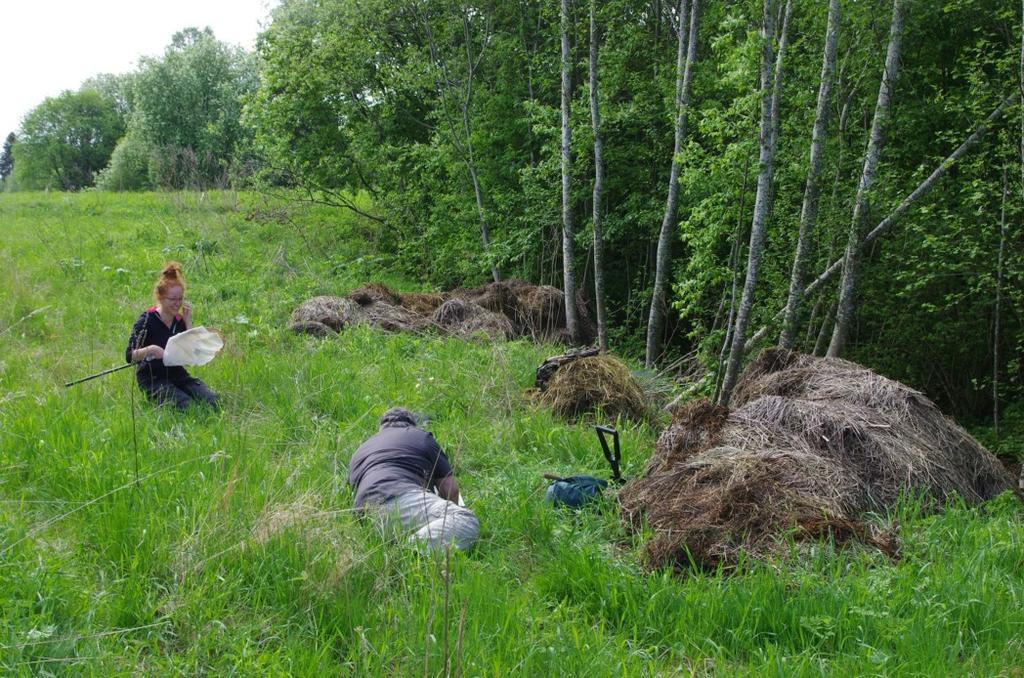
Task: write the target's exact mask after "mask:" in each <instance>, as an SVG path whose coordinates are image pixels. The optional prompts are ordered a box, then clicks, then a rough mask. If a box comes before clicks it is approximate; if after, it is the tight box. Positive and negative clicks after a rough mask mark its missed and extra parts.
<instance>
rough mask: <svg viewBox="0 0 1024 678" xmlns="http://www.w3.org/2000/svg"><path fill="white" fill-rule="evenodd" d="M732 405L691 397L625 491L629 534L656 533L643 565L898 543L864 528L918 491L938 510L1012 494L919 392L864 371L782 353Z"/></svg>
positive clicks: (767, 356)
mask: <svg viewBox="0 0 1024 678" xmlns="http://www.w3.org/2000/svg"><path fill="white" fill-rule="evenodd" d="M732 403H733V409H731V410H730V409H727V408H724V407H720V406H716V405H713V404H711V403H710V402H709V401H707V400H701V401H697V402H695V403H692V404H690V405H689V406H687V407H685V408H683V409H682V410H680V411H678V412H677V413H676V414H675V416H674V417H673V421H672V424H671V425H670V426H669V427H668V428H667V429H666V430H665V431H664V432H662V434H661V436H660V437H659V439H658V443H657V447H656V449H655V452H654V454H653V455H652V456H651V458H650V459H649V460H648V462H647V466H646V469H645V471H644V474H643V476H642V477H639V478H636V479H634V480H633V481H631V482H630V483H629V484H627V485H626V486H625V487H624V488H623V489H622V491H621V492H620V494H619V502H620V504H621V509H622V514H623V521H624V523H625V525H626V527H627V529H630V530H634V531H639V530H640V526H641V519H645V520H646V521H647V523H648V525H649V526H650V527H651V528H652V530H653V536H652V537H651V539H650V541H649V542H648V543H647V545H646V554H645V555H646V558H647V565H648V566H649V567H651V568H656V567H660V566H664V565H673V566H676V567H686V566H687V565H688V564H689V563H690V562H691V561H692V562H693V563H694V564H695V565H697V566H698V567H702V568H714V567H717V566H719V565H723V566H731V565H735V564H736V563H737V561H738V559H739V556H740V552H741V551H746V552H747V553H749V554H750V555H752V556H755V557H764V556H767V555H770V554H772V553H773V552H778V551H780V549H783V548H784V547H785V544H786V539H785V537H786V536H787V535H791V536H792V537H793V538H794V539H797V540H799V539H806V538H813V537H831V538H833V539H834V540H835V541H836V542H837V543H842V542H845V541H847V540H850V539H856V540H862V541H866V542H869V543H871V544H873V545H874V546H877V547H878V548H881V549H882V550H883V551H885V552H887V553H889V554H890V555H892V554H894V553H895V551H896V547H895V537H894V536H893V535H892V534H888V533H879V532H877V531H876V530H874V529H872V527H870V526H869V525H868V524H866V523H865V522H863V520H864V518H865V514H867V513H870V512H875V513H885V512H886V510H887V509H889V508H891V507H893V506H894V504H895V503H896V501H897V500H898V498H899V497H900V496H901V494H903V493H906V492H910V493H914V494H916V495H919V496H921V497H923V498H924V499H925V501H926V502H927V504H928V505H929V506H930V507H931V508H933V509H938V508H939V507H940V506H941V505H942V504H943V503H944V502H946V501H947V500H948V499H950V498H952V497H953V496H960V497H962V498H963V499H964V500H965V501H966V502H967V503H969V504H977V503H980V502H982V501H985V500H987V499H990V498H992V497H994V496H996V495H997V494H999V493H1001V492H1003V491H1005V490H1008V489H1011V487H1012V485H1013V482H1012V478H1011V477H1010V475H1009V473H1007V471H1006V470H1005V469H1004V468H1003V467H1002V465H1001V464H1000V462H999V461H998V460H997V459H996V457H995V456H994V455H992V454H991V453H990V452H988V451H987V450H985V448H983V447H982V446H981V445H979V444H978V442H977V441H975V440H974V438H972V437H971V436H970V435H968V434H967V432H966V431H964V430H963V429H962V428H960V426H958V425H957V424H956V423H955V422H953V421H952V420H951V419H949V418H948V417H946V416H945V415H943V414H942V413H941V412H940V411H939V409H938V408H937V407H936V406H935V405H934V403H932V402H931V401H930V400H928V399H927V398H925V397H924V396H923V395H922V394H921V393H919V392H917V391H915V390H913V389H911V388H909V387H907V386H905V385H903V384H901V383H899V382H896V381H892V380H890V379H886V378H885V377H881V376H879V375H877V374H875V373H874V372H872V371H871V370H868V369H866V368H864V367H861V366H860V365H856V364H854V363H851V362H848V361H845V360H839V359H834V358H816V357H813V356H808V355H802V354H799V353H795V352H790V351H786V350H783V349H767V350H765V351H763V352H762V353H761V354H760V355H759V356H758V357H757V358H756V359H755V360H754V362H753V363H751V364H750V366H749V367H748V368H747V369H746V371H745V372H744V374H743V377H742V378H741V380H740V382H739V384H738V385H737V388H736V391H735V393H734V394H733V398H732Z"/></svg>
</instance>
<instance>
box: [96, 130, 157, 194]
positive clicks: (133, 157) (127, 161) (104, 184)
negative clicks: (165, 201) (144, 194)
mask: <svg viewBox="0 0 1024 678" xmlns="http://www.w3.org/2000/svg"><path fill="white" fill-rule="evenodd" d="M152 155H153V148H152V147H151V146H150V144H149V143H148V142H146V140H145V139H143V138H142V137H141V136H140V135H138V134H136V133H134V132H132V131H129V132H128V134H126V135H125V136H123V137H121V140H120V141H118V142H117V146H115V147H114V152H113V154H112V155H111V156H110V164H109V165H107V166H106V168H104V169H103V170H102V171H101V172H100V173H99V176H98V177H97V179H96V187H97V188H99V189H100V190H103V191H145V190H149V189H151V188H152V183H151V182H150V179H149V163H150V158H151V157H152Z"/></svg>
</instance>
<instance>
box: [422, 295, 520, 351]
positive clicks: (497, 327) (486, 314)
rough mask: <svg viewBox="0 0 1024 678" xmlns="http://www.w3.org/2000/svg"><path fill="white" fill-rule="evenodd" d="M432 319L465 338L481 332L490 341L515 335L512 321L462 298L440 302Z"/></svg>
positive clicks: (439, 325)
mask: <svg viewBox="0 0 1024 678" xmlns="http://www.w3.org/2000/svg"><path fill="white" fill-rule="evenodd" d="M433 320H434V322H435V323H436V324H437V326H438V327H441V328H444V329H445V330H446V331H448V332H449V333H451V334H454V335H456V336H460V337H465V338H467V339H468V338H471V337H473V336H474V335H477V334H481V333H482V334H483V335H484V336H486V337H487V338H488V339H490V340H492V341H499V340H504V339H511V338H512V337H513V336H514V335H515V332H514V331H513V329H512V323H511V322H510V321H509V319H508V318H506V317H505V316H504V315H502V314H501V313H495V312H493V311H488V310H487V309H486V308H484V307H483V306H480V305H478V304H474V303H473V302H472V301H463V300H462V299H449V300H448V301H446V302H444V303H443V304H441V305H440V306H439V307H438V308H437V311H435V312H434V318H433Z"/></svg>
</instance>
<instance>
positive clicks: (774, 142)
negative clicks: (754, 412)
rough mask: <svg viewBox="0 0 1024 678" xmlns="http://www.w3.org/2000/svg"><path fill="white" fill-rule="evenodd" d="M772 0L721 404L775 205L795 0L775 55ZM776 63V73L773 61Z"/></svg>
mask: <svg viewBox="0 0 1024 678" xmlns="http://www.w3.org/2000/svg"><path fill="white" fill-rule="evenodd" d="M772 4H773V3H772V0H765V2H764V17H763V20H762V27H761V135H760V151H759V155H758V168H759V169H758V176H757V193H756V195H755V198H754V217H753V220H752V222H751V225H750V245H749V248H748V251H747V276H746V280H745V281H744V283H743V296H742V298H741V301H740V306H739V310H738V311H737V312H736V324H735V327H734V328H733V331H732V346H731V348H730V351H729V362H728V363H727V364H726V368H725V378H724V379H723V381H722V391H721V393H720V394H719V404H720V405H728V404H729V398H731V397H732V390H733V388H734V387H735V386H736V379H737V377H738V375H739V370H740V363H741V362H742V361H743V353H744V351H743V346H744V340H745V337H746V331H747V325H748V324H749V323H750V314H751V312H752V310H753V307H754V290H755V288H756V287H757V278H758V274H759V273H760V269H761V256H762V254H763V253H764V241H765V235H766V231H767V223H768V213H769V211H770V209H771V184H772V179H773V177H774V170H775V151H776V148H777V146H778V138H777V132H776V130H777V129H778V126H777V122H776V121H775V119H774V116H776V115H778V109H779V104H778V94H779V91H778V90H779V88H780V87H781V83H782V79H781V71H782V57H783V55H784V54H785V48H786V30H787V28H788V24H789V17H790V13H791V11H792V2H791V1H789V0H787V2H786V10H785V15H784V18H783V22H782V30H781V32H780V35H779V53H778V58H777V59H775V58H773V54H774V48H773V42H774V36H775V18H774V11H773V7H772ZM773 62H774V63H775V67H774V73H773V68H772V63H773Z"/></svg>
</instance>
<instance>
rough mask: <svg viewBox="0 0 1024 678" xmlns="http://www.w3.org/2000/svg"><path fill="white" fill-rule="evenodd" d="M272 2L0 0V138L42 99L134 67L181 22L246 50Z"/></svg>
mask: <svg viewBox="0 0 1024 678" xmlns="http://www.w3.org/2000/svg"><path fill="white" fill-rule="evenodd" d="M277 4H278V0H0V40H2V42H0V45H2V54H3V61H2V62H0V63H2V66H0V143H2V141H3V139H5V138H7V134H8V133H10V132H14V131H15V130H17V128H18V127H20V126H21V119H22V118H23V117H24V116H25V114H26V113H28V112H29V111H30V110H31V109H33V108H34V107H36V106H38V105H39V104H40V103H42V101H43V99H45V98H46V97H52V96H56V95H58V94H60V93H61V92H62V91H63V90H66V89H71V90H75V89H78V86H79V85H81V84H82V81H83V80H86V79H87V78H90V77H92V76H94V75H98V74H100V73H127V72H129V71H133V70H135V67H136V66H137V64H138V60H139V57H142V56H156V55H160V54H163V51H164V48H165V47H167V45H168V44H169V43H170V42H171V36H172V35H174V33H176V32H177V31H180V30H181V29H182V28H186V27H188V26H195V27H197V28H200V29H202V28H204V27H206V26H209V27H210V28H212V29H213V33H214V35H216V36H217V39H218V40H221V41H223V42H227V43H230V44H233V45H241V46H242V47H244V48H246V49H252V48H253V45H254V44H255V40H256V35H257V34H258V33H259V31H260V30H261V27H263V26H265V25H266V24H267V23H268V22H269V16H270V10H271V9H273V8H274V7H276V6H277Z"/></svg>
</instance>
